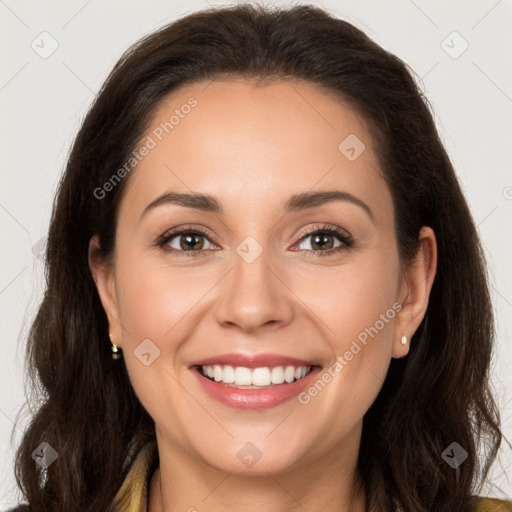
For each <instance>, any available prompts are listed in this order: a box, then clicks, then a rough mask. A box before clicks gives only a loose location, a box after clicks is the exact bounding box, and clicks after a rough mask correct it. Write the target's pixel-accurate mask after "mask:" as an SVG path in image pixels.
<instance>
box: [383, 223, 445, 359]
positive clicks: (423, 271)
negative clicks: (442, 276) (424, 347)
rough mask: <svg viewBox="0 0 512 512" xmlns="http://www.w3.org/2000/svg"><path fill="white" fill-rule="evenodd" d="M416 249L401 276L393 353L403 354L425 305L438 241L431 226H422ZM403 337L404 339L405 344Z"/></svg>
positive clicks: (407, 350) (406, 352)
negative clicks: (399, 303)
mask: <svg viewBox="0 0 512 512" xmlns="http://www.w3.org/2000/svg"><path fill="white" fill-rule="evenodd" d="M418 239H419V244H420V245H419V248H418V252H417V254H416V257H415V258H414V260H413V261H412V262H411V263H410V264H409V265H408V266H407V268H406V269H405V272H404V274H403V275H402V282H401V285H400V291H399V298H400V299H402V300H401V304H402V309H401V310H400V312H399V313H398V315H397V317H396V323H395V329H394V339H393V347H392V356H393V357H394V358H402V357H405V356H406V355H407V354H408V353H409V348H410V339H411V338H412V336H413V334H414V333H415V332H416V330H417V329H418V327H419V325H420V324H421V321H422V320H423V318H424V316H425V314H426V312H427V307H428V301H429V297H430V291H431V290H432V285H433V283H434V278H435V275H436V270H437V244H436V237H435V233H434V231H433V229H432V228H430V227H427V226H424V227H422V228H421V230H420V233H419V237H418ZM404 337H405V339H406V340H407V341H406V342H405V343H403V341H404Z"/></svg>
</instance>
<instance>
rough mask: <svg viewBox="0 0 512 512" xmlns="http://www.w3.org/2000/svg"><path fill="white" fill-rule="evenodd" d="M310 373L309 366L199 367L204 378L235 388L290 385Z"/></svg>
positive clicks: (216, 365)
mask: <svg viewBox="0 0 512 512" xmlns="http://www.w3.org/2000/svg"><path fill="white" fill-rule="evenodd" d="M310 371H311V366H297V367H296V366H286V367H283V366H275V367H273V368H269V367H261V368H253V369H250V368H245V367H243V366H237V367H233V366H229V365H218V364H215V365H207V366H202V367H201V372H202V374H203V375H204V376H206V377H209V378H210V379H212V380H214V381H215V382H223V383H224V384H234V385H236V386H256V387H264V386H270V385H271V384H283V383H284V382H287V383H291V382H293V381H294V380H299V379H303V378H304V377H305V376H306V375H307V374H308V373H309V372H310Z"/></svg>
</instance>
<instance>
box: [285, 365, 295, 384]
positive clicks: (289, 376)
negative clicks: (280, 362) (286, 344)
mask: <svg viewBox="0 0 512 512" xmlns="http://www.w3.org/2000/svg"><path fill="white" fill-rule="evenodd" d="M294 378H295V368H294V367H293V366H287V367H286V370H285V371H284V380H285V381H286V382H293V379H294Z"/></svg>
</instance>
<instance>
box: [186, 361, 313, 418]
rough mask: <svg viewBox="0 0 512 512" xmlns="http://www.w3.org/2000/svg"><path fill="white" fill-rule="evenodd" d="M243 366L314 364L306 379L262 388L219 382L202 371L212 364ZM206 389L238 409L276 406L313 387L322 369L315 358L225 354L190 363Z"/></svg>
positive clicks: (213, 395)
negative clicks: (239, 386) (204, 367)
mask: <svg viewBox="0 0 512 512" xmlns="http://www.w3.org/2000/svg"><path fill="white" fill-rule="evenodd" d="M215 364H218V365H221V366H222V365H230V366H243V367H245V368H261V367H265V366H268V367H274V366H295V367H297V366H311V367H312V368H311V371H310V372H309V373H308V374H307V375H306V376H305V377H304V378H302V379H300V380H296V381H295V382H292V383H283V384H272V385H270V386H266V387H262V388H261V389H239V388H236V387H232V386H228V385H227V384H224V383H223V382H215V381H212V380H211V379H209V378H207V377H205V376H204V375H203V374H202V373H201V369H200V367H201V366H210V365H215ZM190 369H191V370H193V372H194V374H195V376H196V378H197V379H198V380H199V383H200V385H201V387H202V389H203V390H204V391H205V392H206V393H207V394H208V395H210V397H212V398H214V399H215V400H217V401H218V402H220V403H222V404H224V405H226V406H228V407H232V408H236V409H250V410H261V409H269V408H271V407H276V406H278V405H280V404H282V403H284V402H286V401H288V400H290V399H292V398H294V397H296V396H297V395H298V394H299V393H301V392H302V391H303V390H304V389H305V388H307V387H308V386H310V385H311V384H312V382H314V379H315V378H316V376H317V375H318V373H319V372H320V371H321V367H320V366H318V365H316V364H315V362H313V361H306V360H303V359H296V358H293V357H287V356H281V355H277V354H246V353H245V354H244V353H237V354H224V355H221V356H214V357H209V358H206V359H202V360H201V361H197V362H195V363H193V364H192V365H190Z"/></svg>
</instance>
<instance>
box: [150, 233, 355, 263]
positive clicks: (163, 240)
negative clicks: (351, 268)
mask: <svg viewBox="0 0 512 512" xmlns="http://www.w3.org/2000/svg"><path fill="white" fill-rule="evenodd" d="M319 233H323V234H329V235H335V236H337V237H338V239H339V240H340V241H341V242H342V245H339V246H338V247H335V248H333V249H329V250H327V251H320V250H314V249H299V250H297V251H296V252H302V253H310V252H314V253H317V255H318V256H322V257H323V256H330V255H331V254H334V253H337V252H339V251H343V250H347V249H348V248H350V247H352V245H353V243H354V240H353V238H352V236H350V235H349V234H348V233H347V232H346V231H344V230H342V229H340V228H336V227H332V226H328V225H324V226H322V227H320V228H315V229H313V230H311V231H307V232H306V233H303V234H302V236H301V238H300V239H299V240H298V242H297V243H299V242H302V241H303V240H304V239H305V238H307V237H308V236H312V235H317V234H319ZM185 234H187V235H203V236H205V237H206V238H209V236H208V233H206V231H203V230H202V229H201V228H193V229H192V228H188V227H185V228H182V229H180V230H177V231H173V232H171V233H166V234H163V235H162V236H161V237H160V238H159V239H158V240H157V246H158V247H160V248H161V249H162V250H163V251H165V252H166V253H174V254H175V255H176V256H178V257H186V256H192V257H195V256H203V255H204V251H207V250H208V249H201V250H199V251H184V250H178V249H173V248H169V247H166V244H167V243H168V242H169V241H170V240H172V239H173V238H175V237H176V236H178V235H185ZM308 257H311V256H308ZM313 257H315V256H313Z"/></svg>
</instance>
